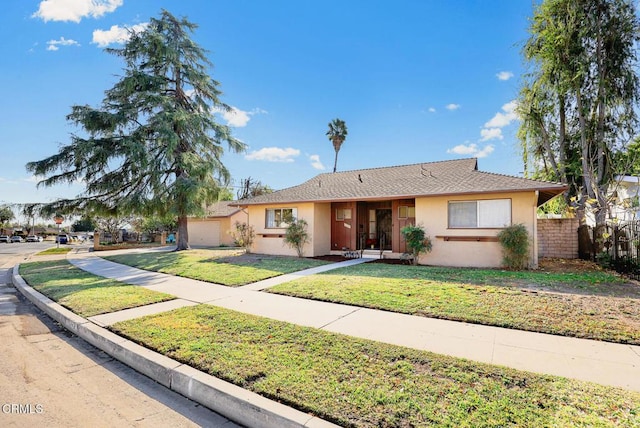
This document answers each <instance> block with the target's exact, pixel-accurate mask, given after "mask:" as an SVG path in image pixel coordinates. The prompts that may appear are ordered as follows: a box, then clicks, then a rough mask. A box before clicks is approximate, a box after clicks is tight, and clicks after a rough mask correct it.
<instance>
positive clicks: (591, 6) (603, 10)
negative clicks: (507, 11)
mask: <svg viewBox="0 0 640 428" xmlns="http://www.w3.org/2000/svg"><path fill="white" fill-rule="evenodd" d="M529 33H530V37H529V39H528V40H527V42H526V43H525V45H524V49H523V56H524V58H525V60H527V61H528V62H529V65H530V66H531V67H530V69H531V72H530V73H529V74H528V75H526V76H525V79H524V85H523V87H522V89H521V92H520V96H519V99H518V102H517V106H518V107H517V113H518V115H519V116H520V118H521V125H520V130H519V132H518V136H519V138H520V140H521V145H522V150H523V160H524V163H525V174H526V175H527V176H529V175H530V171H531V170H534V171H535V172H537V173H542V175H544V176H545V178H547V179H552V180H555V181H560V182H563V183H566V184H568V185H569V187H570V188H569V191H568V192H567V193H566V195H565V199H566V201H567V202H568V203H569V202H571V203H574V204H575V205H576V208H578V209H581V208H586V209H592V210H593V212H594V214H595V218H596V223H597V224H603V223H604V220H605V218H606V212H607V205H608V197H607V192H608V190H609V185H610V184H611V183H612V182H613V180H614V176H615V175H617V174H620V173H624V172H625V171H627V170H631V171H632V170H633V165H634V163H637V156H635V154H633V153H631V156H626V155H625V153H624V152H625V150H624V145H625V143H626V141H628V140H629V137H630V136H633V135H635V133H636V129H637V126H636V125H637V109H636V106H637V103H638V100H639V99H640V84H639V80H638V75H637V52H638V51H637V49H636V46H637V44H638V41H640V23H639V21H638V17H637V12H636V6H635V4H634V2H632V1H630V0H592V1H575V0H546V1H544V2H540V3H539V5H538V6H537V7H536V8H535V12H534V16H533V19H532V20H531V25H530V28H529ZM621 149H622V150H621ZM618 151H620V152H621V153H620V154H617V152H618ZM588 200H590V201H593V203H592V204H591V206H587V205H586V201H588Z"/></svg>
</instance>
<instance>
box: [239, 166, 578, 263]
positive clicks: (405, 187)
mask: <svg viewBox="0 0 640 428" xmlns="http://www.w3.org/2000/svg"><path fill="white" fill-rule="evenodd" d="M566 189H567V186H565V185H562V184H557V183H549V182H544V181H536V180H529V179H525V178H519V177H512V176H507V175H501V174H493V173H489V172H483V171H479V170H478V161H477V159H475V158H470V159H459V160H450V161H442V162H428V163H418V164H413V165H401V166H391V167H383V168H371V169H362V170H355V171H345V172H336V173H325V174H320V175H318V176H316V177H314V178H312V179H310V180H308V181H306V182H304V183H302V184H300V185H298V186H294V187H290V188H286V189H283V190H279V191H276V192H273V193H269V194H265V195H260V196H257V197H254V198H251V199H245V200H240V201H237V202H236V204H237V206H239V207H242V208H243V209H245V210H246V212H247V215H248V223H249V224H250V225H251V226H253V228H254V230H255V232H256V239H255V241H254V243H253V247H252V251H253V252H256V253H264V254H279V255H295V251H294V250H293V249H291V248H290V247H288V246H286V245H285V244H284V242H283V237H284V233H285V230H286V227H287V224H286V219H287V218H288V217H289V216H294V217H296V218H301V219H304V220H306V221H307V223H308V232H309V235H310V237H311V242H310V243H308V244H307V245H305V247H304V255H305V256H307V257H313V256H321V255H327V254H343V253H344V251H347V250H351V251H353V250H362V251H365V252H370V251H371V249H372V248H373V251H374V252H373V254H375V253H376V252H377V253H378V254H382V256H383V257H390V258H392V257H400V256H401V255H402V254H403V253H404V252H407V247H406V243H405V242H404V240H403V238H402V235H401V233H400V230H401V229H402V228H403V227H404V226H405V225H408V224H414V225H416V224H417V225H421V226H423V227H424V228H425V229H426V231H427V234H428V236H430V237H431V240H432V242H433V249H432V251H431V252H430V253H428V254H425V255H423V256H422V257H421V258H420V260H419V262H420V263H421V264H430V265H442V266H469V267H498V266H500V265H501V262H502V252H501V247H500V245H499V243H498V241H497V237H496V235H497V234H498V232H499V231H500V230H501V229H502V228H504V227H505V226H508V225H511V224H516V223H522V224H524V225H525V226H526V228H527V230H528V232H529V235H530V237H531V244H532V245H531V251H530V263H529V264H530V265H531V266H532V267H533V266H537V263H538V249H537V238H536V234H537V218H536V208H537V207H539V206H540V205H542V204H544V203H545V202H547V201H548V200H550V199H552V198H554V197H555V196H557V195H559V194H561V193H562V192H563V191H565V190H566Z"/></svg>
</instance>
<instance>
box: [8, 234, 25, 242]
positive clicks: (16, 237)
mask: <svg viewBox="0 0 640 428" xmlns="http://www.w3.org/2000/svg"><path fill="white" fill-rule="evenodd" d="M11 242H24V239H23V238H22V236H19V235H13V236H12V237H11Z"/></svg>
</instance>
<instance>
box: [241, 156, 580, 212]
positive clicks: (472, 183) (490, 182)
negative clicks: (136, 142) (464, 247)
mask: <svg viewBox="0 0 640 428" xmlns="http://www.w3.org/2000/svg"><path fill="white" fill-rule="evenodd" d="M566 188H567V187H566V186H565V185H562V184H558V183H550V182H545V181H537V180H529V179H525V178H520V177H513V176H508V175H501V174H494V173H489V172H483V171H478V169H477V159H475V158H469V159H459V160H450V161H441V162H427V163H417V164H412V165H400V166H391V167H382V168H370V169H360V170H354V171H344V172H336V173H324V174H320V175H317V176H316V177H314V178H312V179H310V180H308V181H306V182H304V183H302V184H300V185H297V186H293V187H289V188H286V189H282V190H279V191H276V192H273V193H269V194H265V195H260V196H257V197H255V198H251V199H245V200H240V201H237V202H236V203H237V204H238V205H240V206H245V205H262V204H275V203H292V202H309V201H350V200H372V199H397V198H414V197H417V196H435V195H456V194H474V193H490V192H496V193H503V192H521V191H534V190H539V191H540V196H539V199H538V205H541V204H543V203H544V202H546V201H547V200H549V199H551V198H552V197H554V196H555V195H557V194H560V193H562V192H563V191H564V190H566Z"/></svg>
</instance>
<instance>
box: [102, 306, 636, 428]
mask: <svg viewBox="0 0 640 428" xmlns="http://www.w3.org/2000/svg"><path fill="white" fill-rule="evenodd" d="M112 329H113V330H114V331H115V332H116V333H119V334H121V335H124V336H126V337H128V338H130V339H131V340H133V341H135V342H138V343H140V344H142V345H144V346H147V347H149V348H151V349H154V350H156V351H158V352H160V353H162V354H165V355H167V356H169V357H171V358H174V359H176V360H178V361H181V362H183V363H185V364H189V365H191V366H193V367H195V368H197V369H199V370H202V371H204V372H207V373H209V374H211V375H213V376H216V377H219V378H222V379H225V380H227V381H229V382H232V383H234V384H236V385H239V386H241V387H243V388H246V389H250V390H252V391H254V392H257V393H259V394H262V395H265V396H267V397H270V398H272V399H276V400H278V401H281V402H283V403H285V404H288V405H291V406H293V407H296V408H298V409H300V410H302V411H305V412H309V413H313V414H315V415H318V416H320V417H322V418H324V419H327V420H330V421H333V422H335V423H337V424H340V425H341V426H357V427H379V426H388V427H390V426H398V427H399V426H432V425H437V426H449V427H483V426H523V427H539V426H563V427H564V426H625V427H637V426H639V425H640V394H638V393H636V392H632V391H625V390H622V389H616V388H610V387H604V386H599V385H595V384H592V383H587V382H581V381H575V380H569V379H566V378H560V377H555V376H543V375H537V374H531V373H526V372H522V371H517V370H513V369H508V368H501V367H496V366H491V365H488V364H482V363H474V362H470V361H466V360H462V359H458V358H453V357H447V356H441V355H437V354H433V353H429V352H424V351H416V350H412V349H408V348H403V347H399V346H394V345H386V344H382V343H378V342H373V341H367V340H363V339H356V338H353V337H349V336H343V335H339V334H335V333H329V332H325V331H321V330H316V329H312V328H307V327H300V326H296V325H293V324H288V323H284V322H280V321H274V320H269V319H266V318H260V317H257V316H253V315H245V314H241V313H238V312H235V311H231V310H227V309H222V308H216V307H213V306H208V305H199V306H194V307H189V308H181V309H177V310H174V311H171V312H165V313H162V314H157V315H152V316H147V317H145V318H138V319H135V320H130V321H125V322H121V323H118V324H115V325H113V326H112Z"/></svg>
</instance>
